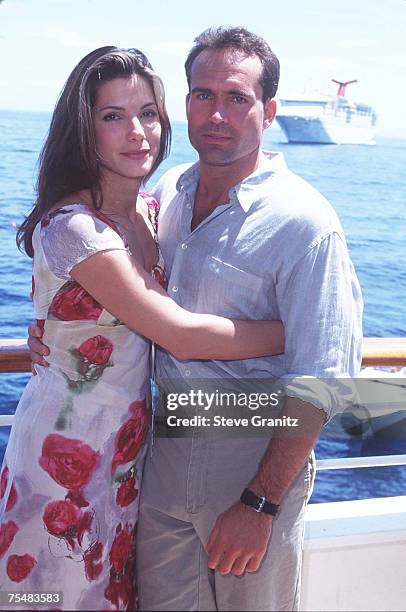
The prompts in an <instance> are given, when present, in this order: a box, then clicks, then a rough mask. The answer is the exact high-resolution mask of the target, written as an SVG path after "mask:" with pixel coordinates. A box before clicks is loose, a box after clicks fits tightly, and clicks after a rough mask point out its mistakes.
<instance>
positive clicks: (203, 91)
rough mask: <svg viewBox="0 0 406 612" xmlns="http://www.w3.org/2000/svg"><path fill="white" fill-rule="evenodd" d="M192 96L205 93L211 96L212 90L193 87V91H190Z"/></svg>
mask: <svg viewBox="0 0 406 612" xmlns="http://www.w3.org/2000/svg"><path fill="white" fill-rule="evenodd" d="M190 93H192V94H194V93H207V94H212V93H213V90H212V89H208V88H207V87H193V89H192V90H191V92H190Z"/></svg>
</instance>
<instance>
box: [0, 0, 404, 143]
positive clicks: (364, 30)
mask: <svg viewBox="0 0 406 612" xmlns="http://www.w3.org/2000/svg"><path fill="white" fill-rule="evenodd" d="M213 25H214V26H218V25H235V26H245V27H247V28H248V29H250V30H252V31H253V32H255V33H257V34H260V35H262V36H263V37H264V38H265V39H266V40H267V41H268V43H269V44H270V45H271V47H272V49H273V51H274V52H275V53H276V54H277V55H278V57H279V59H280V62H281V80H280V86H279V92H278V93H279V96H280V97H282V98H283V97H284V96H289V95H296V94H300V93H302V92H304V91H305V90H309V89H312V90H313V89H314V90H318V91H320V92H322V93H330V94H333V93H335V92H336V85H335V84H333V83H331V79H332V78H335V79H338V80H340V81H347V80H351V79H358V81H359V82H358V83H356V84H354V85H351V86H350V88H349V89H348V92H347V93H349V94H350V97H352V98H353V99H354V100H356V101H358V102H364V103H366V104H369V105H371V106H373V107H374V109H375V110H376V112H377V114H378V121H379V123H378V136H379V135H380V136H386V137H399V138H406V110H405V108H406V104H405V100H406V35H405V32H406V1H405V0H203V1H202V2H196V0H189V1H186V0H3V2H1V3H0V74H1V87H0V109H8V110H32V111H51V110H52V109H53V107H54V104H55V101H56V98H57V96H58V94H59V91H60V89H61V87H62V86H63V84H64V82H65V80H66V78H67V77H68V75H69V73H70V72H71V70H72V69H73V67H74V65H75V64H76V63H77V62H78V61H79V60H80V59H81V58H82V57H83V56H84V55H85V54H86V53H88V52H89V51H92V50H93V49H95V48H97V47H100V46H103V45H111V44H112V45H117V46H122V47H137V48H139V49H141V50H142V51H144V53H146V55H147V56H148V57H149V59H150V61H151V63H152V65H153V66H154V68H155V70H156V71H157V72H158V73H159V74H160V75H161V77H162V78H163V81H164V83H165V88H166V96H167V105H168V110H169V114H170V117H171V118H172V119H173V120H185V111H184V99H185V94H186V92H187V89H186V80H185V77H184V70H183V64H184V61H185V57H186V54H187V52H188V50H189V49H190V47H191V46H192V44H193V39H194V37H195V36H196V35H197V34H199V33H200V32H201V31H203V30H204V29H206V28H207V27H209V26H213Z"/></svg>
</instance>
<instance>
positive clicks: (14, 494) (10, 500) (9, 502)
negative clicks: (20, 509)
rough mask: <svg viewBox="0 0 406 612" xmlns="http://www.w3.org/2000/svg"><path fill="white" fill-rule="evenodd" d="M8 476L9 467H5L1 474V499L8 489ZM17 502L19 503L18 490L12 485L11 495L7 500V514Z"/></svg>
mask: <svg viewBox="0 0 406 612" xmlns="http://www.w3.org/2000/svg"><path fill="white" fill-rule="evenodd" d="M8 474H9V471H8V467H7V465H5V466H4V468H3V471H2V473H1V476H0V499H3V497H4V494H5V492H6V489H7V483H8ZM16 502H17V490H16V488H15V486H14V484H12V485H11V488H10V493H9V496H8V499H7V504H6V512H8V511H9V510H11V508H12V507H13V506H14V505H15V504H16Z"/></svg>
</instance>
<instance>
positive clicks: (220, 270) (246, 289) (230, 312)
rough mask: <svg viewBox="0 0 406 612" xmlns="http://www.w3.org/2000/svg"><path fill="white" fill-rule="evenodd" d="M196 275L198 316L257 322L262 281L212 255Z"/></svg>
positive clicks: (254, 275)
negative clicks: (205, 314) (224, 317)
mask: <svg viewBox="0 0 406 612" xmlns="http://www.w3.org/2000/svg"><path fill="white" fill-rule="evenodd" d="M199 275H200V282H199V293H198V300H197V310H198V312H202V313H212V314H218V315H222V316H227V317H234V318H243V319H255V318H256V316H255V315H256V314H257V313H258V310H259V301H260V300H259V296H260V294H261V291H262V287H263V279H262V278H261V277H259V276H257V275H256V274H252V272H247V271H246V270H241V269H240V268H237V267H236V266H233V265H231V264H229V263H227V262H225V261H222V260H221V259H219V258H218V257H213V256H211V255H209V256H207V257H206V259H205V260H204V262H203V266H202V269H201V271H200V273H199Z"/></svg>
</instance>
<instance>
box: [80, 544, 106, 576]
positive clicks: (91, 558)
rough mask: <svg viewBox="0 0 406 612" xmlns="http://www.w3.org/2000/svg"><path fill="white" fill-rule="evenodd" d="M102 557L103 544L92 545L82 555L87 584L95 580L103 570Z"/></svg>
mask: <svg viewBox="0 0 406 612" xmlns="http://www.w3.org/2000/svg"><path fill="white" fill-rule="evenodd" d="M102 555H103V544H102V543H101V542H97V543H96V544H94V545H93V546H92V547H91V548H90V550H88V551H87V552H86V553H85V555H84V560H85V574H86V578H87V579H88V580H89V582H90V581H92V580H96V578H98V577H99V576H100V574H101V571H102V569H103V562H102V560H101V559H102Z"/></svg>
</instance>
